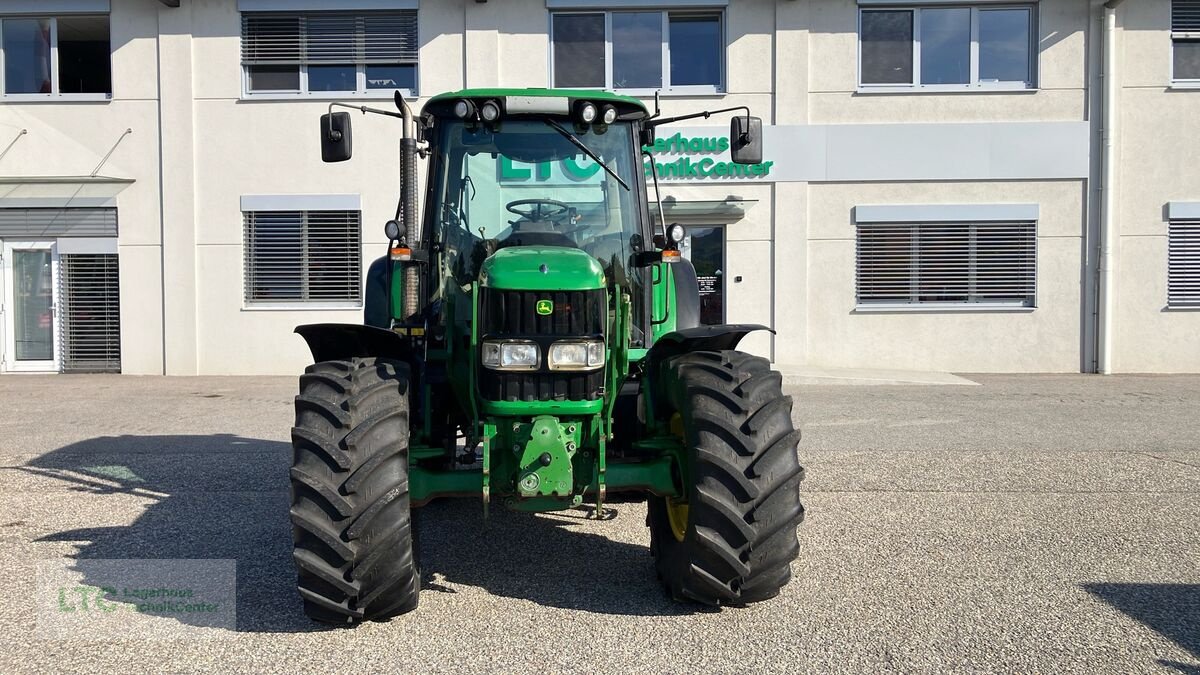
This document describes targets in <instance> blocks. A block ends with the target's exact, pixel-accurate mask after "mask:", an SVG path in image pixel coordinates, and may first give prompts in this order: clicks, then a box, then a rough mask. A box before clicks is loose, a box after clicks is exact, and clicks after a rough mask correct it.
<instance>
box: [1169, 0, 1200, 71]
mask: <svg viewBox="0 0 1200 675" xmlns="http://www.w3.org/2000/svg"><path fill="white" fill-rule="evenodd" d="M1177 2H1178V0H1171V25H1170V30H1171V55H1170V57H1169V58H1168V60H1167V73H1168V81H1169V82H1170V86H1171V88H1172V89H1200V74H1198V75H1197V76H1196V77H1179V78H1177V77H1175V47H1176V45H1177V44H1178V43H1180V42H1197V43H1200V27H1196V28H1197V30H1179V29H1177V28H1176V25H1175V20H1176V17H1175V12H1176V9H1177V8H1176V3H1177ZM1193 9H1194V8H1193ZM1189 23H1190V22H1189ZM1192 27H1193V26H1188V28H1192Z"/></svg>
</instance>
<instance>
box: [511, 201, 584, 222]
mask: <svg viewBox="0 0 1200 675" xmlns="http://www.w3.org/2000/svg"><path fill="white" fill-rule="evenodd" d="M520 206H531V207H533V208H528V209H525V210H521V209H519V208H517V207H520ZM504 208H506V209H508V210H509V211H510V212H512V213H515V214H517V215H518V216H521V217H522V218H525V219H526V220H529V221H533V222H537V221H545V220H554V219H555V218H558V217H561V216H565V215H567V213H568V212H569V211H570V210H571V205H570V204H565V203H563V202H560V201H558V200H555V199H518V200H517V201H515V202H509V203H508V204H507V205H506V206H505V207H504Z"/></svg>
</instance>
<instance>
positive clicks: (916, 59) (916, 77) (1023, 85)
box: [855, 2, 1041, 94]
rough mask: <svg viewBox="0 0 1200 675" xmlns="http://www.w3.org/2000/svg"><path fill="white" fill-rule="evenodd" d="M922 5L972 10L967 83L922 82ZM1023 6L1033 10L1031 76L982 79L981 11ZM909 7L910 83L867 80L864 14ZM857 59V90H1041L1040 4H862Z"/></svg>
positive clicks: (1030, 37) (1030, 42)
mask: <svg viewBox="0 0 1200 675" xmlns="http://www.w3.org/2000/svg"><path fill="white" fill-rule="evenodd" d="M922 9H969V10H970V11H971V35H970V40H971V76H970V81H969V82H966V83H964V84H922V83H921V10H922ZM1005 9H1023V10H1025V11H1027V12H1028V13H1029V72H1028V76H1029V79H1028V80H1026V81H1024V82H1017V81H1016V80H1012V81H1002V82H1000V81H981V80H980V79H979V14H980V12H983V11H989V10H1005ZM889 11H890V12H896V11H907V12H910V13H911V14H912V19H913V21H912V26H913V35H912V59H913V74H912V79H913V81H912V82H911V83H908V84H897V83H881V84H870V83H865V82H863V40H862V32H863V31H862V28H863V25H862V24H863V14H866V13H868V12H889ZM856 31H857V32H856V41H857V45H856V51H857V63H856V68H855V79H856V83H855V84H856V87H857V92H858V93H861V94H887V93H895V94H911V93H922V92H926V93H941V94H944V93H961V92H972V93H978V92H1010V93H1016V92H1033V91H1037V90H1038V80H1039V77H1038V76H1039V74H1040V69H1041V59H1040V58H1038V57H1039V56H1040V50H1039V49H1038V36H1039V28H1038V4H1037V3H1036V2H1035V3H1021V2H1016V3H995V4H992V3H969V2H967V3H961V4H945V5H942V4H921V3H913V4H896V5H890V4H878V5H876V4H871V5H859V7H858V17H857V27H856Z"/></svg>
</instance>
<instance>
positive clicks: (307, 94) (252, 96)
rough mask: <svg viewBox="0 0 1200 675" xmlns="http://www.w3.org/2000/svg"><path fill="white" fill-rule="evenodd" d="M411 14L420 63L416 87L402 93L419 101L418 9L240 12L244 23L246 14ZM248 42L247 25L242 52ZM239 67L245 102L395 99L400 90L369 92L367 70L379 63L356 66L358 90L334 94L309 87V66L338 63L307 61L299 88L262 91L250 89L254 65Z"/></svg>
mask: <svg viewBox="0 0 1200 675" xmlns="http://www.w3.org/2000/svg"><path fill="white" fill-rule="evenodd" d="M407 13H412V14H414V15H415V19H416V26H417V33H416V36H415V40H416V43H417V61H416V63H413V64H411V65H412V66H413V69H414V78H413V88H412V89H407V88H400V89H399V91H400V92H401V94H402V95H403V96H404V98H406V99H415V98H418V97H419V96H420V90H421V55H420V45H421V21H420V13H419V11H418V10H410V9H395V10H387V11H362V10H359V11H355V10H352V9H351V10H328V11H303V10H299V11H294V12H292V11H288V12H257V11H256V12H238V16H239V18H240V19H243V20H244V17H245V15H246V14H254V15H268V14H278V15H285V16H302V17H310V16H314V15H320V14H348V15H354V16H355V17H356V18H358V17H363V16H367V15H388V14H407ZM306 37H307V34H306V33H305V34H302V35H299V36H297V40H301V41H302V40H304V39H306ZM245 41H246V30H245V24H244V23H243V27H242V29H241V35H240V38H239V43H238V46H239V49H241V48H242V47H243V45H244V44H245ZM239 61H240V56H239ZM239 65H240V66H241V71H242V73H241V77H242V100H244V101H271V100H275V101H279V100H318V101H320V100H342V99H362V100H390V99H391V98H392V97H393V96H394V92H395V91H397V90H396V89H392V88H387V89H368V88H367V68H368V67H369V66H372V65H379V64H368V63H355V64H354V72H355V75H354V77H355V90H354V91H349V90H346V91H341V90H338V91H334V90H330V91H325V90H320V91H310V90H309V88H308V68H309V66H312V65H316V66H333V65H338V64H337V63H320V62H317V63H313V62H307V61H306V62H302V63H300V64H299V65H298V66H297V68H299V89H259V90H252V89H251V88H250V69H251V68H253V67H254V64H247V63H245V62H244V61H240V63H239ZM393 65H410V64H407V63H401V64H393Z"/></svg>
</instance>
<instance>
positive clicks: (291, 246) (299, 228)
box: [244, 211, 362, 303]
mask: <svg viewBox="0 0 1200 675" xmlns="http://www.w3.org/2000/svg"><path fill="white" fill-rule="evenodd" d="M244 217H245V226H246V227H245V293H246V302H247V303H272V302H285V303H286V302H313V301H316V302H322V301H325V302H358V301H359V300H360V299H361V295H362V294H361V286H362V227H361V215H360V213H359V212H358V211H255V212H248V213H246V214H245V216H244Z"/></svg>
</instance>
